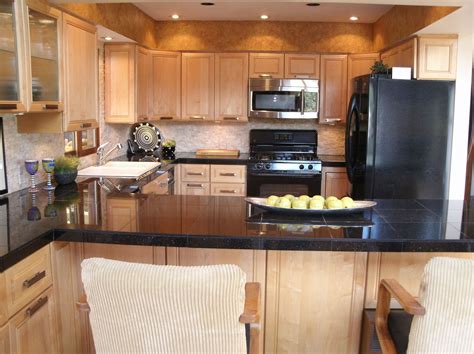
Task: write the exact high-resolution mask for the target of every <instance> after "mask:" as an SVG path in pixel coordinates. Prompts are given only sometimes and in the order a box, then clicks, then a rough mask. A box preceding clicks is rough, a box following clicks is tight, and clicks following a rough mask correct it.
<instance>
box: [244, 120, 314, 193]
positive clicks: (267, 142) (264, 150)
mask: <svg viewBox="0 0 474 354" xmlns="http://www.w3.org/2000/svg"><path fill="white" fill-rule="evenodd" d="M317 148H318V134H317V131H316V130H270V129H268V130H267V129H265V130H263V129H253V130H251V131H250V157H249V160H250V163H249V164H248V167H247V195H248V196H252V197H267V196H269V195H284V194H293V195H303V194H306V195H316V194H320V193H321V169H322V164H321V160H319V159H318V155H317Z"/></svg>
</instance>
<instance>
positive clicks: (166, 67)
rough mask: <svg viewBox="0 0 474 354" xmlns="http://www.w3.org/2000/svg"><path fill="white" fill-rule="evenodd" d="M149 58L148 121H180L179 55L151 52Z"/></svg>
mask: <svg viewBox="0 0 474 354" xmlns="http://www.w3.org/2000/svg"><path fill="white" fill-rule="evenodd" d="M150 58H151V65H150V77H151V83H150V90H149V100H148V101H149V115H150V119H151V120H158V119H159V120H177V119H181V53H177V52H160V51H153V50H152V51H150Z"/></svg>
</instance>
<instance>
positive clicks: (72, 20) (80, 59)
mask: <svg viewBox="0 0 474 354" xmlns="http://www.w3.org/2000/svg"><path fill="white" fill-rule="evenodd" d="M63 36H64V40H63V43H64V44H63V47H64V51H63V53H64V77H65V80H64V93H65V99H64V103H65V105H64V130H65V131H77V130H84V129H94V128H97V127H99V87H98V85H99V72H98V65H99V59H98V55H97V28H96V27H95V26H94V25H91V24H90V23H88V22H85V21H82V20H79V19H78V18H76V17H73V16H70V15H68V14H64V15H63Z"/></svg>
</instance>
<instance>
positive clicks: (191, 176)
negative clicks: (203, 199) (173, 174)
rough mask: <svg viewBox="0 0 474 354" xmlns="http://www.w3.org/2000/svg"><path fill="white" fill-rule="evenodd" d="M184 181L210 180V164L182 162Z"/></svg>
mask: <svg viewBox="0 0 474 354" xmlns="http://www.w3.org/2000/svg"><path fill="white" fill-rule="evenodd" d="M180 170H181V181H182V182H209V174H210V167H209V165H197V164H180Z"/></svg>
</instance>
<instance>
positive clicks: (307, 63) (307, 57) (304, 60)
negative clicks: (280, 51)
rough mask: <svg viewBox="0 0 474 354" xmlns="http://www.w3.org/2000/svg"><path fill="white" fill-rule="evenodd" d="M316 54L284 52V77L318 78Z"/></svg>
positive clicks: (318, 57) (318, 59)
mask: <svg viewBox="0 0 474 354" xmlns="http://www.w3.org/2000/svg"><path fill="white" fill-rule="evenodd" d="M320 59H321V56H320V55H318V54H285V78H288V79H294V78H301V79H319V62H320Z"/></svg>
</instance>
